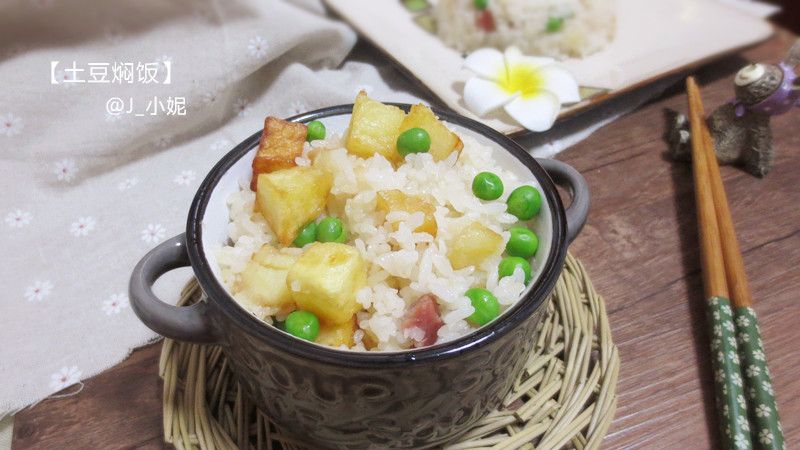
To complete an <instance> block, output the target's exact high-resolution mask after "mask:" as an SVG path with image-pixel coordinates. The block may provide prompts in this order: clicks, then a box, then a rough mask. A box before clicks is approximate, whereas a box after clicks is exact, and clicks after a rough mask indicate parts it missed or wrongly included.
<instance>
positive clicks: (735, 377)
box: [731, 372, 742, 387]
mask: <svg viewBox="0 0 800 450" xmlns="http://www.w3.org/2000/svg"><path fill="white" fill-rule="evenodd" d="M731 382H733V384H735V385H737V386H739V387H742V376H741V375H739V374H738V373H736V372H734V373H733V374H732V375H731Z"/></svg>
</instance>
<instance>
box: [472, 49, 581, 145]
mask: <svg viewBox="0 0 800 450" xmlns="http://www.w3.org/2000/svg"><path fill="white" fill-rule="evenodd" d="M464 66H465V67H466V68H467V69H469V70H471V71H473V72H475V74H476V76H474V77H472V78H470V79H469V80H467V83H466V84H465V85H464V102H465V103H466V105H467V108H469V110H470V111H472V112H473V113H475V114H477V115H478V116H484V115H486V114H487V113H489V112H491V111H494V110H495V109H497V108H500V107H503V109H505V111H506V112H507V113H508V114H509V115H510V116H511V117H512V118H513V119H514V120H516V121H517V122H519V124H520V125H522V126H523V127H525V128H527V129H529V130H531V131H544V130H547V129H549V128H550V127H551V126H553V123H554V122H555V120H556V117H558V112H559V111H560V110H561V104H563V103H575V102H578V101H580V99H581V98H580V94H579V93H578V83H577V82H576V81H575V77H574V76H573V75H572V73H571V72H570V71H569V70H568V69H567V68H566V67H564V66H563V65H560V64H557V63H556V62H555V60H554V59H553V58H544V57H536V56H525V55H523V54H522V52H521V51H520V50H519V49H518V48H516V47H509V48H507V49H506V51H505V52H504V53H501V52H500V51H498V50H495V49H492V48H483V49H479V50H476V51H474V52H472V53H470V54H469V56H467V58H466V59H465V60H464Z"/></svg>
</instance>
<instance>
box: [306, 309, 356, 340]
mask: <svg viewBox="0 0 800 450" xmlns="http://www.w3.org/2000/svg"><path fill="white" fill-rule="evenodd" d="M357 328H358V325H357V323H356V316H353V317H352V318H351V319H350V320H348V321H347V322H344V323H340V324H335V325H333V324H327V323H325V322H322V323H320V324H319V335H317V339H316V340H314V342H316V343H317V344H322V345H330V346H331V347H341V346H342V345H344V346H346V347H347V348H350V347H352V346H353V345H355V341H354V339H353V334H354V333H355V332H356V329H357Z"/></svg>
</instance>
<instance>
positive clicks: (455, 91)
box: [325, 0, 773, 134]
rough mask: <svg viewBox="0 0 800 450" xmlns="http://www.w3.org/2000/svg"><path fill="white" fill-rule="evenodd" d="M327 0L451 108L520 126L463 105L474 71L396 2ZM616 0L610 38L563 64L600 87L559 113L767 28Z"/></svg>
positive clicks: (702, 2)
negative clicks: (601, 47)
mask: <svg viewBox="0 0 800 450" xmlns="http://www.w3.org/2000/svg"><path fill="white" fill-rule="evenodd" d="M325 1H326V3H327V4H328V5H329V6H330V7H331V8H332V9H333V10H334V11H335V12H336V13H337V14H339V15H340V16H341V17H343V18H344V19H345V20H347V21H348V22H349V23H350V24H351V25H352V26H353V27H354V28H355V29H356V30H357V31H358V32H359V33H360V34H361V35H363V36H364V37H365V38H367V39H368V40H369V41H371V42H372V43H373V44H375V45H376V46H377V47H378V48H380V49H382V50H383V51H384V52H385V53H386V54H387V55H388V56H389V57H390V58H392V59H394V60H395V61H396V62H397V63H399V64H400V65H401V66H402V67H403V68H405V69H406V70H407V71H408V72H410V73H411V74H412V75H413V76H414V77H415V78H417V79H418V80H419V81H420V82H421V83H422V84H423V85H424V86H426V87H427V88H428V89H429V90H430V91H431V92H432V93H433V94H434V95H436V96H437V97H438V98H439V99H440V100H441V101H442V102H444V103H445V104H446V105H448V106H449V107H450V108H452V109H453V110H454V111H456V112H458V113H459V114H462V115H465V116H467V117H471V118H473V119H478V120H481V121H482V122H484V123H485V124H487V125H489V126H491V127H493V128H495V129H496V130H498V131H501V132H503V133H509V134H510V133H516V132H519V131H522V130H521V128H520V127H519V126H518V125H516V124H514V123H513V121H511V120H510V118H508V117H504V116H503V115H497V116H495V117H491V118H483V119H481V118H478V117H476V116H475V115H474V114H472V113H471V112H470V111H469V110H467V108H466V106H465V105H464V102H463V99H462V90H463V86H464V83H465V82H466V80H467V79H469V77H470V76H471V75H472V73H471V72H470V71H468V70H466V69H463V68H462V65H463V61H464V58H463V56H462V54H461V53H459V52H457V51H455V50H453V49H451V48H449V47H447V46H445V45H444V44H443V43H442V41H440V40H439V38H437V37H436V36H434V35H433V34H431V33H429V32H428V31H426V30H425V29H423V28H422V27H421V26H419V25H417V24H416V23H415V22H414V16H415V13H412V12H410V11H408V10H407V9H406V8H405V7H404V6H403V4H402V2H401V0H325ZM617 1H618V13H617V33H616V37H615V39H614V41H613V42H612V43H611V44H610V45H609V46H608V47H606V48H605V49H604V50H602V51H600V52H598V53H595V54H593V55H591V56H589V57H587V58H585V59H582V60H580V59H568V60H566V61H564V63H565V64H566V65H567V66H568V67H569V68H570V69H571V70H572V71H573V73H574V74H575V76H576V78H577V79H578V83H579V84H580V85H581V86H586V87H592V88H601V90H600V91H594V95H593V96H592V97H591V98H588V99H587V100H584V101H582V102H581V103H578V104H576V105H572V106H570V107H568V108H564V109H563V110H562V112H561V115H560V116H559V117H564V116H566V115H570V114H574V113H576V112H579V111H581V110H585V109H587V108H589V107H591V106H594V105H596V104H598V103H601V102H602V100H606V99H608V98H610V97H611V96H614V95H618V94H620V93H622V92H625V91H627V90H630V89H632V88H634V87H637V86H640V85H643V84H646V83H648V82H651V81H655V80H656V79H658V78H659V77H662V76H665V75H667V74H670V73H675V72H677V71H680V70H684V69H688V68H690V67H693V66H697V65H700V64H703V63H706V62H708V61H710V60H711V59H714V58H718V57H720V56H722V55H724V54H727V53H731V52H733V51H735V50H737V49H740V48H743V47H745V46H748V45H751V44H754V43H756V42H759V41H761V40H764V39H766V38H767V37H769V36H770V35H771V34H772V31H773V30H772V26H771V25H770V24H769V23H768V22H766V21H765V20H763V19H760V18H757V17H755V16H752V15H749V14H747V13H744V12H742V11H740V10H738V9H734V8H732V7H730V6H726V5H725V4H722V3H720V2H719V1H716V0H617ZM598 92H599V93H600V94H601V95H596V94H597V93H598ZM602 94H609V95H602Z"/></svg>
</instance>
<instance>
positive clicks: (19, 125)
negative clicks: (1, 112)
mask: <svg viewBox="0 0 800 450" xmlns="http://www.w3.org/2000/svg"><path fill="white" fill-rule="evenodd" d="M23 128H25V122H23V120H22V118H21V117H19V116H15V115H14V114H11V113H8V115H7V116H5V117H2V116H0V134H5V135H6V136H8V137H11V136H14V135H17V134H20V133H21V132H22V129H23Z"/></svg>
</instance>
